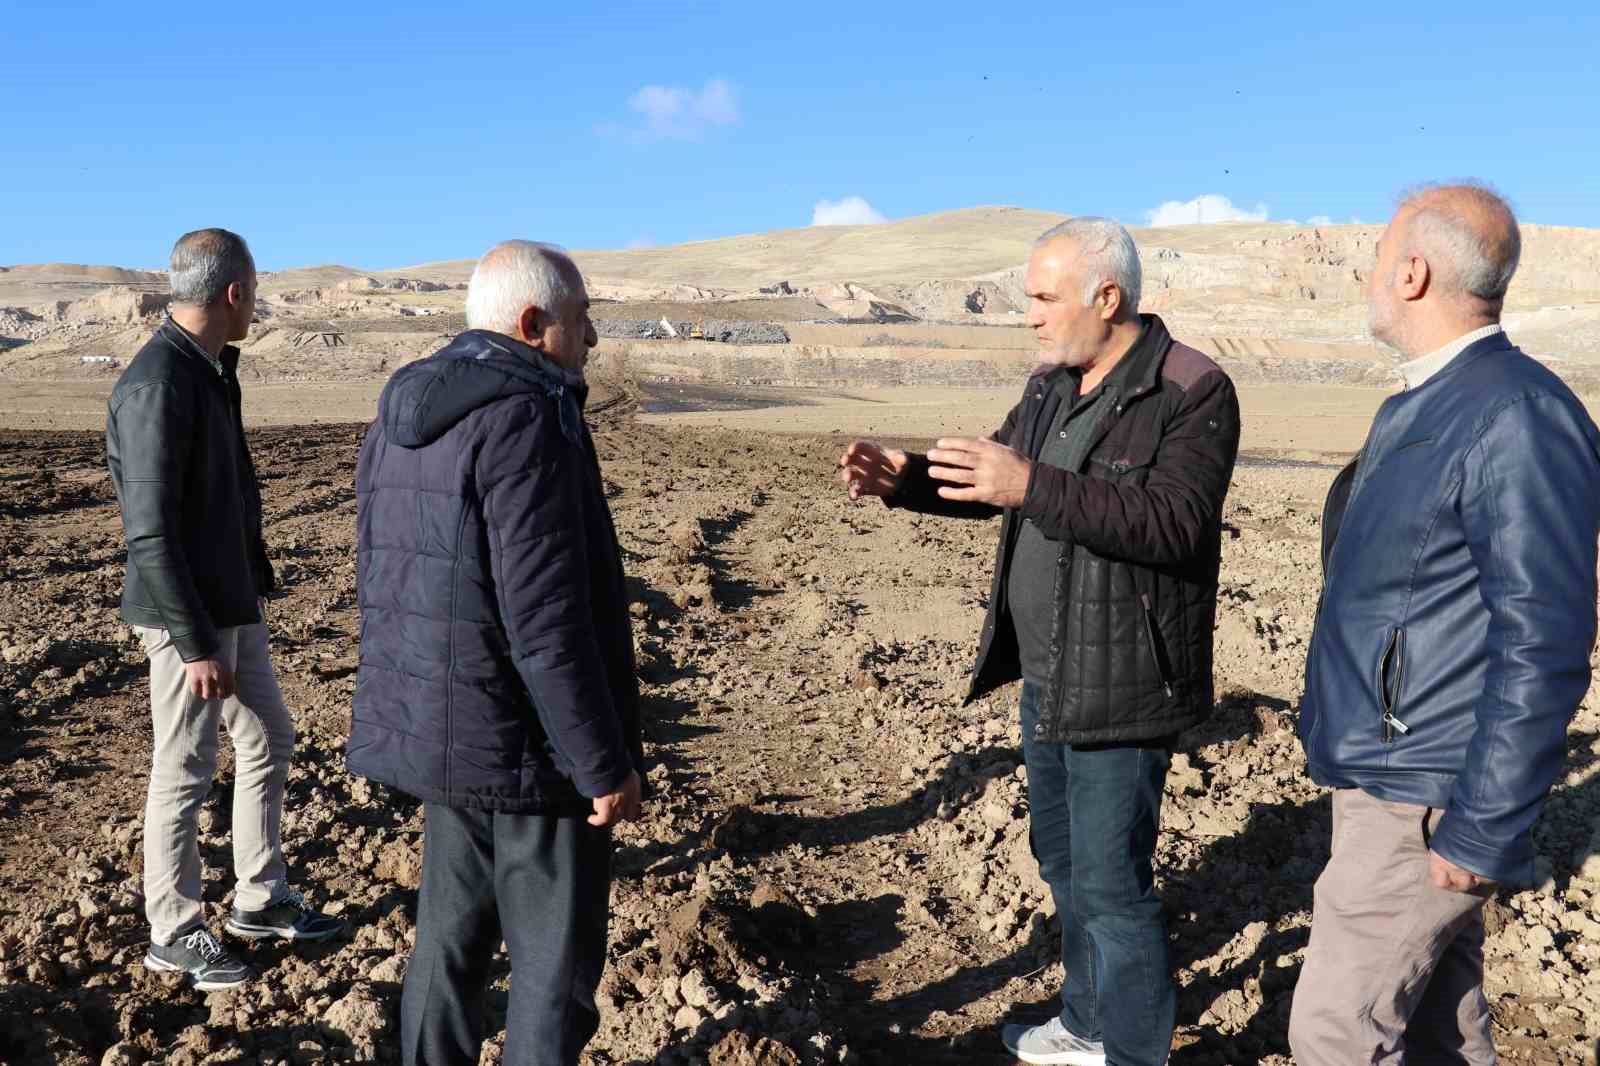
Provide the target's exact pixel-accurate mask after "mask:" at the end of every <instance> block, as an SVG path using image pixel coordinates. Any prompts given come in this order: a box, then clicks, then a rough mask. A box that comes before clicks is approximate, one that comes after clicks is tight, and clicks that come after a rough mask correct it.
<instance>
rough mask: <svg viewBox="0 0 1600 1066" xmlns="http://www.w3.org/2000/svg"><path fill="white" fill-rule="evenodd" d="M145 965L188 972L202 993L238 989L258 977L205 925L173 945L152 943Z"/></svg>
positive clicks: (172, 971)
mask: <svg viewBox="0 0 1600 1066" xmlns="http://www.w3.org/2000/svg"><path fill="white" fill-rule="evenodd" d="M144 968H145V969H147V970H152V971H154V972H156V973H183V974H188V975H189V983H190V984H192V985H194V987H195V988H197V989H199V990H200V991H202V992H215V991H217V990H219V989H223V988H237V987H238V986H240V985H242V984H244V983H245V982H246V981H248V980H250V979H251V978H252V977H254V976H255V971H254V970H252V969H250V967H248V966H246V965H245V964H244V963H242V962H240V961H239V960H238V959H236V958H234V957H233V956H232V955H229V954H228V952H227V950H226V949H225V948H223V946H222V945H221V944H220V943H218V942H217V938H216V937H214V936H212V935H211V930H209V929H207V928H206V927H205V926H201V927H200V928H199V929H196V930H195V931H194V932H192V933H189V934H187V935H186V936H182V937H179V938H178V939H177V940H175V941H173V942H172V943H171V944H151V945H150V950H149V951H147V952H145V956H144Z"/></svg>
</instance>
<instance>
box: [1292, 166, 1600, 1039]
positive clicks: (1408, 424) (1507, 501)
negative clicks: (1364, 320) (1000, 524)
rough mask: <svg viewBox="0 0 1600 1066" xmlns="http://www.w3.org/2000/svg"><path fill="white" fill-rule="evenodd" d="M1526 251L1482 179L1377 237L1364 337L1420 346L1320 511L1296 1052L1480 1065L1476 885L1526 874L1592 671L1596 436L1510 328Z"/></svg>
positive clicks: (1417, 199)
mask: <svg viewBox="0 0 1600 1066" xmlns="http://www.w3.org/2000/svg"><path fill="white" fill-rule="evenodd" d="M1520 249H1521V240H1520V236H1519V232H1518V228H1517V223H1516V219H1515V218H1514V217H1513V216H1512V213H1511V210H1510V208H1509V207H1508V206H1507V205H1506V203H1505V202H1504V201H1503V200H1502V199H1500V197H1498V196H1496V195H1495V194H1494V193H1492V192H1490V191H1489V190H1487V189H1485V188H1482V187H1479V186H1473V185H1461V186H1443V187H1433V188H1429V189H1425V190H1423V191H1421V192H1419V193H1417V194H1415V195H1413V196H1411V197H1410V198H1409V199H1407V200H1406V201H1405V202H1404V203H1403V204H1402V205H1401V207H1400V209H1399V211H1398V212H1397V213H1396V215H1395V217H1394V219H1393V221H1391V222H1390V224H1389V227H1388V229H1387V230H1386V231H1385V232H1384V235H1383V239H1382V241H1381V242H1380V244H1379V250H1378V261H1377V264H1376V266H1375V268H1374V270H1373V273H1372V278H1371V282H1370V293H1369V300H1370V313H1371V319H1372V332H1373V335H1374V336H1375V337H1376V338H1377V339H1378V340H1380V341H1382V342H1384V343H1386V344H1388V345H1389V346H1391V347H1393V348H1395V349H1397V350H1398V351H1399V352H1401V353H1402V354H1403V355H1405V356H1406V357H1408V358H1409V359H1410V360H1411V361H1410V362H1407V363H1405V364H1403V365H1402V366H1401V367H1400V373H1401V376H1402V377H1403V378H1404V381H1405V390H1404V391H1403V392H1401V393H1400V394H1399V395H1397V396H1394V397H1392V398H1391V399H1389V400H1388V401H1386V402H1385V403H1384V405H1383V407H1382V408H1381V409H1380V410H1379V412H1378V414H1377V417H1376V419H1375V420H1374V422H1373V425H1372V429H1371V432H1370V434H1369V435H1368V437H1367V442H1366V445H1365V446H1364V447H1363V449H1362V451H1361V455H1360V457H1359V458H1358V459H1357V461H1356V463H1354V464H1353V466H1352V468H1350V469H1347V470H1346V471H1345V472H1344V473H1342V474H1341V475H1340V477H1339V478H1338V479H1337V481H1336V482H1335V486H1334V491H1333V493H1331V494H1330V499H1329V506H1328V508H1327V511H1326V515H1325V520H1324V530H1323V543H1324V566H1325V570H1326V573H1325V589H1324V594H1323V600H1322V605H1321V609H1320V611H1319V614H1318V618H1317V626H1316V631H1315V633H1314V635H1313V637H1312V641H1311V650H1310V654H1309V657H1308V660H1307V663H1306V692H1305V698H1304V701H1303V702H1302V705H1301V711H1300V722H1299V731H1300V737H1301V741H1302V743H1303V744H1304V746H1305V750H1306V759H1307V762H1308V764H1309V767H1310V771H1311V776H1312V777H1313V778H1314V779H1315V780H1316V781H1317V782H1318V783H1319V784H1323V785H1328V786H1331V787H1332V788H1333V789H1334V790H1335V792H1334V798H1333V815H1334V824H1333V846H1332V856H1331V858H1330V860H1329V862H1328V865H1327V868H1326V869H1325V870H1324V871H1323V873H1322V876H1321V877H1320V878H1319V879H1318V881H1317V885H1316V892H1315V908H1314V913H1313V920H1312V930H1311V945H1310V949H1309V951H1308V953H1307V956H1306V962H1305V967H1304V969H1303V971H1302V973H1301V976H1300V982H1299V985H1298V987H1297V988H1296V990H1295V997H1294V1008H1293V1012H1292V1015H1291V1020H1290V1031H1289V1039H1290V1043H1291V1045H1292V1046H1293V1049H1294V1053H1295V1061H1296V1062H1298V1063H1300V1064H1301V1066H1335V1064H1338V1066H1348V1064H1349V1063H1353V1062H1364V1063H1365V1062H1373V1063H1376V1062H1400V1061H1402V1060H1404V1061H1407V1062H1411V1061H1417V1062H1421V1061H1426V1062H1430V1063H1431V1062H1453V1063H1471V1064H1482V1063H1492V1062H1494V1061H1495V1049H1494V1044H1493V1041H1492V1040H1491V1038H1490V1035H1489V1025H1488V1005H1487V1003H1486V1002H1485V999H1484V995H1483V936H1484V932H1483V915H1482V912H1483V903H1484V900H1485V898H1486V897H1487V896H1488V894H1489V893H1490V892H1491V891H1492V890H1493V889H1494V887H1495V885H1496V884H1499V883H1518V882H1526V881H1527V880H1528V879H1529V878H1530V877H1531V874H1532V868H1533V850H1532V844H1531V841H1530V836H1529V830H1530V829H1531V827H1532V826H1533V823H1534V821H1535V820H1536V819H1537V818H1538V815H1539V811H1540V809H1541V807H1542V806H1543V804H1544V800H1545V796H1546V794H1547V793H1548V792H1549V789H1550V787H1551V785H1552V783H1553V782H1554V780H1555V778H1556V777H1557V775H1558V774H1559V773H1560V771H1561V767H1562V763H1563V761H1564V756H1565V748H1566V730H1567V724H1568V722H1569V720H1570V719H1571V716H1572V715H1573V713H1574V712H1575V711H1576V709H1577V707H1578V704H1579V701H1581V700H1582V699H1583V696H1584V693H1585V692H1586V691H1587V689H1588V685H1589V654H1590V651H1591V649H1592V648H1593V645H1594V638H1595V561H1596V552H1595V540H1596V535H1597V533H1600V434H1597V432H1596V429H1595V426H1594V424H1593V422H1591V421H1590V419H1589V416H1588V415H1587V414H1586V413H1585V411H1584V408H1583V406H1582V405H1581V404H1580V403H1579V402H1578V400H1577V399H1576V398H1575V397H1574V396H1573V395H1572V393H1571V392H1570V391H1569V390H1568V389H1567V387H1566V386H1565V385H1564V384H1563V383H1562V382H1561V381H1560V379H1559V378H1557V377H1556V376H1555V375H1554V374H1552V373H1551V372H1550V371H1549V370H1548V369H1546V368H1545V367H1544V366H1542V365H1541V364H1539V363H1537V362H1535V361H1533V360H1532V359H1530V358H1528V357H1527V356H1526V355H1524V354H1523V353H1522V352H1521V351H1519V350H1518V349H1517V348H1515V347H1514V346H1513V345H1512V344H1511V342H1510V341H1508V340H1507V339H1506V337H1505V334H1504V332H1503V331H1502V330H1501V327H1500V324H1499V320H1500V310H1501V305H1502V302H1503V300H1504V297H1505V292H1506V287H1507V286H1508V285H1509V283H1510V281H1511V276H1512V273H1513V272H1514V271H1515V270H1516V266H1517V259H1518V257H1519V254H1520Z"/></svg>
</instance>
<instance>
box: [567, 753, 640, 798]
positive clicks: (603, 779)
mask: <svg viewBox="0 0 1600 1066" xmlns="http://www.w3.org/2000/svg"><path fill="white" fill-rule="evenodd" d="M608 762H609V764H610V766H611V767H613V769H611V770H610V771H609V772H607V771H605V770H601V771H599V772H596V773H593V774H584V775H583V776H582V777H581V778H579V779H577V780H575V781H574V782H573V784H574V785H575V786H576V787H577V789H578V793H579V795H581V796H583V798H584V799H599V798H600V797H601V796H609V795H611V794H612V793H613V792H620V791H622V786H623V784H624V783H626V782H627V780H628V775H629V774H631V773H634V772H635V771H634V766H633V759H632V758H630V757H627V756H626V755H624V757H623V758H621V759H616V760H608ZM640 777H641V780H642V778H643V775H642V774H641V775H640Z"/></svg>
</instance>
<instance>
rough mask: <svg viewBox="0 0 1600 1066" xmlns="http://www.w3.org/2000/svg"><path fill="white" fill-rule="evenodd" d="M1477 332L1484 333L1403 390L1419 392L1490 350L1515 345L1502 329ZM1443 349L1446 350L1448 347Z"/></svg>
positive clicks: (1499, 349)
mask: <svg viewBox="0 0 1600 1066" xmlns="http://www.w3.org/2000/svg"><path fill="white" fill-rule="evenodd" d="M1479 332H1482V333H1483V334H1484V335H1483V336H1480V337H1478V338H1477V339H1476V340H1473V341H1472V342H1471V343H1469V344H1467V345H1466V346H1465V347H1463V348H1461V349H1460V350H1459V351H1457V352H1455V353H1454V355H1453V356H1452V357H1451V358H1449V359H1448V360H1447V361H1446V362H1445V363H1444V365H1443V366H1440V367H1437V368H1436V369H1434V370H1433V371H1432V372H1431V373H1429V374H1428V375H1427V377H1426V378H1424V379H1423V380H1421V381H1418V382H1417V383H1416V384H1415V385H1413V386H1408V387H1407V388H1406V390H1405V391H1406V392H1407V393H1414V392H1420V391H1422V390H1423V389H1425V388H1427V387H1428V386H1429V385H1432V384H1433V383H1434V382H1436V381H1439V380H1440V379H1442V378H1447V377H1450V376H1451V375H1452V374H1456V373H1459V372H1460V371H1461V370H1462V369H1463V368H1464V367H1466V366H1467V365H1469V364H1471V363H1473V362H1476V361H1477V360H1478V359H1480V358H1482V357H1483V356H1485V355H1487V354H1488V353H1490V352H1498V351H1504V350H1506V349H1508V348H1515V347H1516V345H1514V344H1512V343H1511V339H1510V338H1509V337H1507V336H1506V334H1505V331H1504V330H1503V329H1496V330H1492V331H1479ZM1445 350H1446V351H1448V347H1447V348H1446V349H1445ZM1436 354H1437V353H1436ZM1425 358H1426V357H1425Z"/></svg>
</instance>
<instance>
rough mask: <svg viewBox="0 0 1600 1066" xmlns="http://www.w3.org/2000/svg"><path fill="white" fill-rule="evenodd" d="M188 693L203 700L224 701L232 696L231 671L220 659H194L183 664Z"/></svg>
mask: <svg viewBox="0 0 1600 1066" xmlns="http://www.w3.org/2000/svg"><path fill="white" fill-rule="evenodd" d="M183 672H184V673H185V674H187V675H189V691H190V692H193V693H194V694H195V695H196V696H199V697H200V698H201V699H203V700H225V699H227V698H228V697H229V696H231V695H233V671H232V670H229V669H228V667H227V665H226V664H225V663H223V661H222V660H221V659H196V660H195V661H194V662H192V663H184V664H183Z"/></svg>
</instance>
